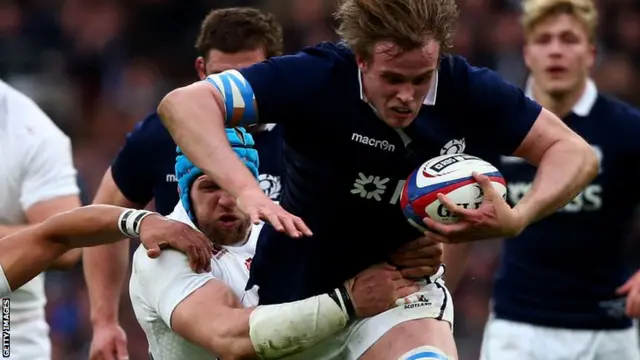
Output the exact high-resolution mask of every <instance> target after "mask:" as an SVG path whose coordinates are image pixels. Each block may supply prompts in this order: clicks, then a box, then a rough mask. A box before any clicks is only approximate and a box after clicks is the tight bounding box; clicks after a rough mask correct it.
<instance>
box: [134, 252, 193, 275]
mask: <svg viewBox="0 0 640 360" xmlns="http://www.w3.org/2000/svg"><path fill="white" fill-rule="evenodd" d="M190 272H191V268H190V267H189V263H188V258H187V255H185V254H184V253H181V252H180V251H178V250H173V249H166V250H163V251H162V252H161V253H160V256H158V257H156V258H153V259H152V258H150V257H149V256H147V249H146V248H145V247H144V245H142V244H140V245H139V246H138V248H137V249H136V251H135V252H134V253H133V259H132V272H131V276H132V277H137V278H139V279H140V280H143V281H144V280H145V279H146V280H152V279H154V278H155V277H157V276H160V275H161V276H163V277H166V276H167V275H169V274H172V273H173V274H175V275H176V276H177V275H179V274H181V273H190Z"/></svg>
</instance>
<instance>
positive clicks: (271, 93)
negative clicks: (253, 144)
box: [205, 46, 338, 126]
mask: <svg viewBox="0 0 640 360" xmlns="http://www.w3.org/2000/svg"><path fill="white" fill-rule="evenodd" d="M337 56H338V55H337V54H335V53H332V51H331V49H325V48H322V46H318V47H311V48H307V49H305V50H303V51H301V52H299V53H297V54H295V55H287V56H278V57H274V58H271V59H269V60H267V61H264V62H262V63H258V64H255V65H252V66H250V67H247V68H244V69H241V70H239V71H238V70H228V71H225V72H222V73H219V74H213V75H209V76H208V77H207V78H206V79H205V81H207V82H208V83H210V84H211V85H213V86H214V87H215V88H216V89H218V91H219V92H220V93H221V94H222V98H223V100H224V107H225V109H224V110H225V117H226V118H225V123H226V125H227V126H237V125H241V126H249V125H252V124H255V123H258V122H259V123H263V124H268V123H285V122H287V121H288V120H289V119H301V118H304V116H301V114H304V113H308V112H310V111H321V110H322V103H323V101H326V100H327V98H328V97H329V96H330V94H331V81H332V80H331V79H332V78H333V77H332V70H333V68H334V64H335V62H336V61H337V59H336V58H337Z"/></svg>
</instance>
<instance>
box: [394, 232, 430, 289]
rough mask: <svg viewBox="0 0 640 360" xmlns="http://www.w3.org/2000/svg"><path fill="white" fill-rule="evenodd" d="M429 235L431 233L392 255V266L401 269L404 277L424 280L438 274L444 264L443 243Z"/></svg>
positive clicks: (407, 244)
mask: <svg viewBox="0 0 640 360" xmlns="http://www.w3.org/2000/svg"><path fill="white" fill-rule="evenodd" d="M429 235H430V232H428V233H425V236H422V237H419V238H417V239H416V240H413V241H411V242H409V243H406V244H404V245H403V246H402V247H400V248H399V249H398V250H397V251H396V252H395V253H393V254H391V257H390V259H391V264H392V265H395V266H398V267H399V268H400V273H401V274H402V276H404V277H406V278H410V279H424V278H426V277H429V276H431V275H434V274H435V273H436V272H438V269H439V268H440V264H442V243H441V242H438V241H437V240H436V239H435V238H433V237H430V236H429Z"/></svg>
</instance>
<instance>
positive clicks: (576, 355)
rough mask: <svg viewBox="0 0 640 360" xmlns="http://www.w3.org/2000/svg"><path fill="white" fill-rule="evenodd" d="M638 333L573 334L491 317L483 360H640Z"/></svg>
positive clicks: (570, 330) (569, 331)
mask: <svg viewBox="0 0 640 360" xmlns="http://www.w3.org/2000/svg"><path fill="white" fill-rule="evenodd" d="M639 349H640V345H638V329H637V327H636V326H634V327H632V328H630V329H624V330H597V331H596V330H573V329H561V328H550V327H544V326H537V325H531V324H526V323H520V322H514V321H508V320H502V319H495V318H493V317H491V318H490V319H489V321H488V322H487V325H486V327H485V330H484V338H483V341H482V351H481V356H480V360H513V359H518V360H612V359H615V360H640V350H639Z"/></svg>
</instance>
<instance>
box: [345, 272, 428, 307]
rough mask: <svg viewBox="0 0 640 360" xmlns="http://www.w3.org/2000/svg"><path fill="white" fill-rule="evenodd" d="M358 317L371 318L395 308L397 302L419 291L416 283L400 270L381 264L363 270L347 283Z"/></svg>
mask: <svg viewBox="0 0 640 360" xmlns="http://www.w3.org/2000/svg"><path fill="white" fill-rule="evenodd" d="M345 287H346V288H347V291H348V292H349V295H350V296H351V301H352V302H353V307H354V308H355V311H356V316H357V317H359V318H365V317H370V316H373V315H377V314H379V313H381V312H383V311H386V310H388V309H390V308H391V307H393V306H394V304H395V302H396V300H398V299H401V298H404V297H406V296H409V295H410V294H413V293H414V292H417V291H418V290H419V287H418V285H417V284H416V282H415V281H412V280H409V279H405V278H404V277H402V274H401V273H400V271H398V269H396V268H395V267H394V266H391V265H389V264H380V265H375V266H372V267H370V268H368V269H366V270H363V271H362V272H360V273H359V274H358V275H356V276H355V277H354V278H352V279H350V280H348V281H347V282H346V283H345Z"/></svg>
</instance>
